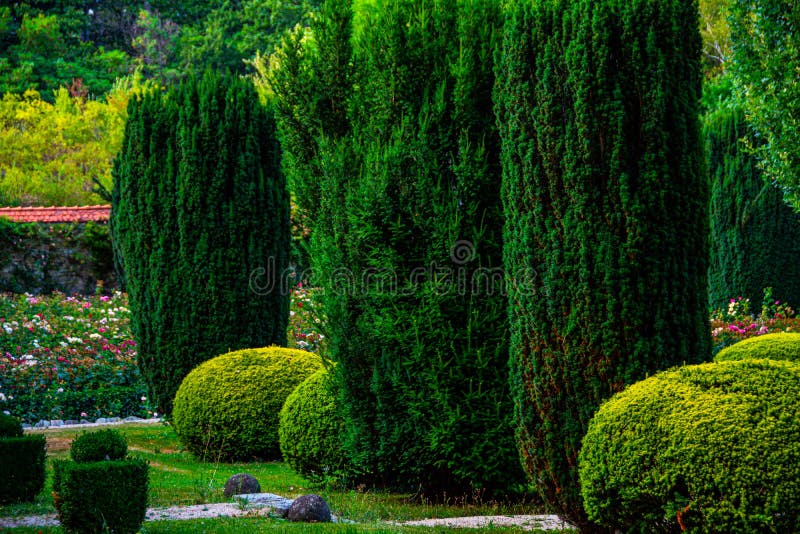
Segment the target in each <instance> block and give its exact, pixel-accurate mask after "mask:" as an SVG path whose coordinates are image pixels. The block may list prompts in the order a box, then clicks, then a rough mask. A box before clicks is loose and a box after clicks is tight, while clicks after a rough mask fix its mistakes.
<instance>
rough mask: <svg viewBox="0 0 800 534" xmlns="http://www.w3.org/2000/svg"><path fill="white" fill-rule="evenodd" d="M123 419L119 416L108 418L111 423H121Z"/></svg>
mask: <svg viewBox="0 0 800 534" xmlns="http://www.w3.org/2000/svg"><path fill="white" fill-rule="evenodd" d="M121 420H122V419H120V418H119V417H112V418H111V419H109V420H108V422H109V423H119V422H120V421H121Z"/></svg>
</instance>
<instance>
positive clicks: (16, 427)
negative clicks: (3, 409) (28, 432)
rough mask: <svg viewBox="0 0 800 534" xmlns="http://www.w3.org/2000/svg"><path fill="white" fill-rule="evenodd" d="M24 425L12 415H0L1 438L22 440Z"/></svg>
mask: <svg viewBox="0 0 800 534" xmlns="http://www.w3.org/2000/svg"><path fill="white" fill-rule="evenodd" d="M21 437H22V424H21V423H20V422H19V419H17V418H16V417H13V416H11V415H6V414H4V413H0V438H21Z"/></svg>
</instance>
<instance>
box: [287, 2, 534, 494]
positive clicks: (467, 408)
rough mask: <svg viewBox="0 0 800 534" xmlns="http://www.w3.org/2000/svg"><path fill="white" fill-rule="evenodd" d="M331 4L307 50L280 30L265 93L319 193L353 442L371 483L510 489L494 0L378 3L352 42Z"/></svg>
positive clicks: (333, 349)
mask: <svg viewBox="0 0 800 534" xmlns="http://www.w3.org/2000/svg"><path fill="white" fill-rule="evenodd" d="M336 4H337V2H335V1H334V2H327V3H326V5H325V6H323V8H322V13H323V16H330V17H332V18H330V19H327V20H328V22H327V23H326V22H320V25H315V27H314V41H313V43H309V45H308V47H307V48H306V47H303V46H300V45H301V43H299V41H298V40H297V39H299V37H296V39H295V41H293V42H289V43H288V45H287V47H288V48H287V49H286V50H285V54H284V55H282V56H281V57H280V63H281V70H280V71H279V72H278V73H276V78H277V82H278V83H277V85H276V88H275V92H276V94H277V95H278V97H279V99H281V98H288V100H284V101H283V102H282V103H280V104H279V105H280V109H281V124H282V132H283V136H284V139H286V140H287V141H288V143H287V147H288V151H289V153H290V155H289V159H288V160H287V161H288V162H291V167H293V168H292V169H291V170H290V171H289V172H292V173H294V180H295V181H296V182H297V183H299V184H301V185H300V188H301V189H302V188H303V187H305V188H306V190H310V189H311V188H312V187H313V186H314V185H315V186H316V188H317V189H318V191H319V193H318V196H316V197H314V198H313V199H310V200H309V201H308V202H306V203H304V204H303V206H304V209H307V210H308V211H309V213H312V214H313V221H314V222H313V225H312V237H311V239H312V262H313V265H314V270H315V274H316V275H317V280H318V281H319V282H320V283H321V284H322V285H323V286H324V287H325V292H324V305H325V310H326V315H327V317H328V341H329V347H330V355H331V357H332V358H333V359H334V360H336V361H337V362H338V364H339V365H338V366H337V368H336V369H337V373H339V379H340V380H341V382H342V384H343V393H342V400H343V406H344V410H345V413H346V419H347V421H348V423H347V429H348V431H347V435H346V439H345V441H346V443H345V448H346V450H347V454H348V456H350V457H351V459H352V460H353V461H354V462H355V463H356V466H357V467H358V468H360V469H361V470H362V471H363V472H364V473H365V474H366V475H367V476H368V477H372V480H376V481H379V482H384V483H386V484H388V485H390V486H394V487H398V488H403V489H404V490H417V489H420V488H421V489H422V491H424V492H425V494H426V495H431V494H440V495H441V494H442V492H446V493H447V494H448V495H454V494H455V495H465V494H467V493H471V489H472V488H480V489H483V490H486V491H487V492H499V491H509V490H513V488H514V485H515V484H516V483H517V482H521V480H522V476H521V475H522V473H521V470H520V468H519V464H518V461H517V458H516V455H515V453H514V444H513V440H512V438H511V436H510V428H511V427H510V415H511V404H510V397H509V392H508V385H507V370H506V362H507V352H506V351H507V345H506V319H505V313H506V301H505V297H504V295H503V292H502V285H501V284H497V278H498V277H495V278H494V279H492V278H491V277H492V276H493V275H497V270H499V269H500V268H501V266H502V263H501V241H502V237H501V232H502V208H501V205H500V198H499V180H500V166H499V137H498V135H497V131H496V127H495V125H494V116H493V112H492V105H491V90H492V87H493V83H494V82H493V80H494V78H493V72H492V58H493V50H494V43H495V36H496V35H497V33H496V32H497V29H498V28H499V27H500V23H501V12H500V8H499V3H496V2H494V1H488V0H463V1H459V2H457V3H455V4H454V3H452V2H447V1H443V0H426V1H423V2H412V1H411V0H386V1H379V2H376V3H375V9H371V10H364V11H361V12H359V13H358V15H357V17H356V19H358V22H357V23H356V24H357V27H360V28H362V30H361V31H360V33H358V34H357V35H356V36H354V37H353V38H352V41H351V35H352V34H351V32H352V29H351V26H350V24H349V20H350V16H349V15H348V14H347V13H346V12H344V11H343V10H344V9H346V7H343V6H341V5H339V6H337V5H336ZM338 4H341V2H338ZM323 20H324V19H323ZM350 42H352V43H353V54H352V57H348V52H349V44H348V43H350ZM293 54H294V55H293ZM303 54H306V55H305V56H303ZM327 58H332V59H330V60H328V59H327ZM331 63H333V65H335V66H331ZM350 64H352V65H354V70H349V68H348V65H350ZM284 69H285V70H284ZM309 72H311V73H312V74H310V79H312V80H316V83H315V84H312V85H311V86H307V85H305V83H304V82H305V80H306V77H305V76H307V75H308V73H309ZM285 75H288V79H286V78H284V76H285ZM348 76H352V85H350V86H349V87H348V86H347V85H348ZM295 102H298V103H299V104H298V105H295ZM345 118H347V120H344V119H345ZM481 274H484V275H485V277H484V278H480V275H481ZM499 278H502V276H499ZM493 283H494V285H493Z"/></svg>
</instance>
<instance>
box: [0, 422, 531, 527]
mask: <svg viewBox="0 0 800 534" xmlns="http://www.w3.org/2000/svg"><path fill="white" fill-rule="evenodd" d="M114 428H116V429H118V430H120V431H121V432H123V433H124V434H125V437H126V438H127V440H128V448H129V450H130V452H131V453H132V454H135V455H138V456H140V457H142V458H145V459H147V460H148V461H149V462H150V502H149V506H150V507H167V506H175V505H191V504H205V503H215V502H226V501H229V500H230V499H227V498H226V497H224V496H223V495H222V489H223V487H224V484H225V481H226V480H227V479H228V477H230V476H231V475H233V474H235V473H242V472H247V473H250V474H251V475H253V476H255V477H256V478H257V479H258V481H259V483H260V484H261V489H262V491H264V492H269V493H276V494H278V495H282V496H284V497H290V498H291V497H296V496H298V495H302V494H304V493H318V494H320V495H322V496H323V497H324V498H325V499H326V500H327V502H328V503H329V504H330V506H331V510H332V511H333V513H334V514H335V515H337V516H340V517H344V518H347V519H349V520H353V521H356V522H357V523H358V525H314V526H313V527H310V526H309V525H302V524H300V525H295V524H291V523H287V522H285V521H282V520H276V519H265V518H248V517H244V518H238V519H231V518H221V519H213V520H209V519H201V520H193V521H157V522H148V523H145V525H144V527H143V528H142V532H143V533H147V534H149V533H156V532H158V533H161V532H187V533H188V532H209V533H210V532H214V533H228V532H231V533H233V532H242V531H243V530H246V531H247V532H262V531H269V532H283V531H286V532H305V531H308V530H309V529H311V530H313V531H314V532H333V533H350V532H374V533H384V532H412V533H413V532H426V533H430V532H440V531H444V532H454V531H460V530H462V529H450V528H436V529H434V528H423V527H413V528H412V527H402V528H401V527H394V526H387V525H381V524H379V522H383V521H406V520H413V519H424V518H437V517H439V518H441V517H459V516H471V515H496V514H535V513H543V512H544V510H543V509H542V508H541V507H540V506H537V505H532V504H530V503H502V502H486V503H479V504H465V503H464V502H463V499H459V498H455V497H454V498H453V499H451V500H450V502H446V503H443V504H432V503H419V502H411V501H410V500H409V496H407V495H401V494H396V493H388V492H384V491H371V490H362V491H355V490H333V489H328V488H314V487H312V486H311V485H310V484H309V482H308V481H306V480H305V479H304V478H303V477H301V476H299V475H297V474H295V473H294V472H293V471H292V470H291V469H290V468H289V467H288V466H287V465H286V464H284V463H283V462H266V463H236V464H224V463H218V462H215V461H214V460H213V459H206V461H198V460H197V459H195V458H193V457H192V456H191V455H190V454H189V453H188V452H185V451H184V450H183V449H182V447H181V445H180V442H179V441H178V438H177V436H176V435H175V432H174V431H173V429H172V428H171V427H170V426H167V425H163V424H127V425H121V426H117V427H114ZM81 431H84V430H83V429H74V428H73V429H70V428H62V429H49V430H46V431H44V432H45V435H46V436H47V444H48V453H47V454H48V459H49V460H52V459H53V458H66V457H67V456H68V451H69V444H70V443H71V441H72V439H73V438H74V437H75V435H77V434H78V433H79V432H81ZM49 463H50V462H48V464H49ZM51 477H52V469H51V467H50V465H48V479H47V482H46V485H45V489H44V490H43V491H42V493H41V494H40V495H39V497H38V498H37V500H36V502H35V503H32V504H23V505H13V506H0V517H18V516H24V515H39V514H51V513H54V512H55V509H54V508H53V500H52V497H51V496H50V491H51V485H52V480H51ZM464 530H466V531H470V532H475V530H474V529H464ZM485 530H486V529H484V531H485ZM13 531H14V532H15V533H25V532H62V530H61V529H59V528H54V529H42V528H33V529H30V528H29V529H26V528H18V529H14V530H13ZM515 531H519V530H514V529H500V528H496V529H492V530H491V532H515Z"/></svg>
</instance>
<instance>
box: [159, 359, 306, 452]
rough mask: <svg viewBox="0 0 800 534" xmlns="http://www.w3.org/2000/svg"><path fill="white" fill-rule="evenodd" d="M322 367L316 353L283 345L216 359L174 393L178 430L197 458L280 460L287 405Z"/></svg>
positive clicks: (202, 366)
mask: <svg viewBox="0 0 800 534" xmlns="http://www.w3.org/2000/svg"><path fill="white" fill-rule="evenodd" d="M321 368H322V360H321V359H320V357H319V356H317V355H316V354H314V353H311V352H307V351H303V350H293V349H284V348H279V347H269V348H263V349H248V350H240V351H237V352H230V353H227V354H223V355H221V356H218V357H216V358H213V359H211V360H209V361H207V362H204V363H202V364H201V365H199V366H198V367H197V368H196V369H194V370H193V371H192V372H191V373H189V374H188V376H186V378H185V379H184V380H183V382H182V383H181V386H180V389H178V393H177V394H176V395H175V409H174V412H173V420H172V422H173V424H174V425H175V431H176V432H177V433H178V435H179V436H180V438H181V442H182V443H183V444H184V445H185V446H186V448H187V449H188V450H189V451H190V452H191V453H192V454H194V455H195V456H196V457H197V458H203V459H208V460H222V461H233V460H252V459H256V458H258V459H262V460H274V459H277V458H279V457H280V449H279V442H278V423H279V415H280V411H281V408H282V407H283V403H284V402H285V401H286V398H287V397H288V396H289V394H290V393H291V392H292V391H294V389H295V388H296V387H297V386H298V385H300V384H301V383H302V382H303V381H304V380H305V379H306V378H308V377H309V376H311V375H312V374H314V373H315V372H316V371H318V370H320V369H321Z"/></svg>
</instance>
